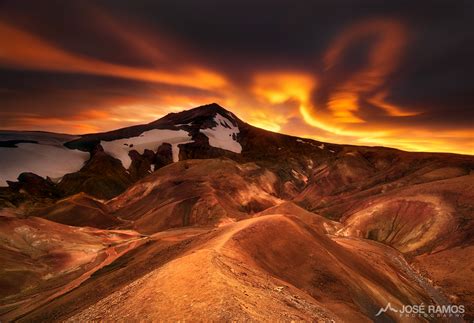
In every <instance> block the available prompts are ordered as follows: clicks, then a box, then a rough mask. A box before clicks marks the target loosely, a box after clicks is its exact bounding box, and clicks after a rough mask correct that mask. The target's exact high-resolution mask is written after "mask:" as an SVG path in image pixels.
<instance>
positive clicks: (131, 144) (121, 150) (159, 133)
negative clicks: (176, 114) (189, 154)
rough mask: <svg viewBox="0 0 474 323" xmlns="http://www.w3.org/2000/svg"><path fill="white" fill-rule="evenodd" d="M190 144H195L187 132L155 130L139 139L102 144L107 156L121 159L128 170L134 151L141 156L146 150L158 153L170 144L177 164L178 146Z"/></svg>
mask: <svg viewBox="0 0 474 323" xmlns="http://www.w3.org/2000/svg"><path fill="white" fill-rule="evenodd" d="M190 142H193V140H191V136H190V135H189V133H188V132H187V131H185V130H170V129H153V130H148V131H145V132H142V133H141V134H140V135H139V136H137V137H130V138H123V139H117V140H112V141H104V140H102V141H101V142H100V144H101V145H102V147H103V148H104V151H105V152H106V153H107V154H109V155H111V156H112V157H115V158H117V159H119V160H120V161H121V162H122V165H123V167H125V168H126V169H128V168H129V167H130V165H131V163H132V160H131V158H130V156H129V155H128V153H129V152H130V151H132V150H136V151H137V152H139V153H140V154H143V153H144V152H145V149H149V150H152V151H154V152H156V150H157V149H158V147H159V146H160V145H161V144H163V143H168V144H171V147H172V152H173V162H177V161H179V147H178V145H179V144H186V143H190Z"/></svg>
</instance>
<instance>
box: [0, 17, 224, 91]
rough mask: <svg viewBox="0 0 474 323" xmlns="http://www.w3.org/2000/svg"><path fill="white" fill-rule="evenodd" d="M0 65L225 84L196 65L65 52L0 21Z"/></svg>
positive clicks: (204, 84) (211, 85)
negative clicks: (137, 62) (122, 61)
mask: <svg viewBox="0 0 474 323" xmlns="http://www.w3.org/2000/svg"><path fill="white" fill-rule="evenodd" d="M0 42H1V43H3V44H6V45H5V46H3V47H2V49H1V50H0V65H3V66H6V67H15V68H21V69H33V70H35V69H37V70H48V71H58V72H73V73H85V74H94V75H104V76H113V77H120V78H128V79H134V80H140V81H147V82H157V83H166V84H171V85H181V86H192V87H196V88H201V89H213V88H219V87H223V86H225V85H226V80H225V78H224V77H223V76H222V75H219V74H218V73H216V72H213V71H210V70H208V69H205V68H203V67H198V66H183V68H182V71H180V72H176V71H173V72H167V71H160V70H154V69H145V68H137V67H129V66H123V65H117V64H112V63H108V62H103V61H100V60H97V59H94V58H89V57H84V56H80V55H77V54H74V53H69V52H67V51H65V50H62V49H61V48H58V47H56V46H54V45H53V44H50V43H48V42H47V41H45V40H42V39H40V38H38V37H36V36H34V35H32V34H30V33H28V32H25V31H22V30H19V29H17V28H15V27H13V26H10V25H9V24H6V23H4V22H1V21H0Z"/></svg>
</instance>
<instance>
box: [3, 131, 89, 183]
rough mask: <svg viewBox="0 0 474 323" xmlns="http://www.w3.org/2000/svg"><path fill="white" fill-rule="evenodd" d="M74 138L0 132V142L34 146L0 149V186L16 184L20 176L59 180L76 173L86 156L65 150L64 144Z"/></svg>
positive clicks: (32, 133) (78, 152)
mask: <svg viewBox="0 0 474 323" xmlns="http://www.w3.org/2000/svg"><path fill="white" fill-rule="evenodd" d="M75 138H77V137H75V136H69V135H62V134H53V133H35V132H24V133H20V132H0V141H6V140H31V141H36V142H37V143H17V144H16V147H0V156H1V158H0V186H6V185H7V180H8V181H16V180H17V178H18V175H20V174H21V173H23V172H31V173H35V174H36V175H39V176H41V177H45V178H46V177H50V178H51V179H53V180H56V181H58V180H60V179H61V178H62V177H63V176H64V175H66V174H69V173H74V172H77V171H78V170H80V169H81V168H82V166H83V165H84V163H85V162H86V161H87V160H88V159H89V153H88V152H84V151H80V150H76V149H74V150H73V149H68V148H67V147H65V146H64V143H65V142H68V141H70V140H73V139H75Z"/></svg>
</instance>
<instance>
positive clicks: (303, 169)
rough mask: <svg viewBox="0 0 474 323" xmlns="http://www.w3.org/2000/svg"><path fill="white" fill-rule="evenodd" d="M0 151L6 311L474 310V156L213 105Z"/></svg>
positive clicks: (257, 316) (394, 316)
mask: <svg viewBox="0 0 474 323" xmlns="http://www.w3.org/2000/svg"><path fill="white" fill-rule="evenodd" d="M0 153H1V155H2V158H1V159H0V175H1V177H0V180H1V181H0V185H3V186H4V187H1V188H0V207H1V208H2V210H1V211H0V212H1V213H0V234H1V237H0V239H2V241H3V243H2V247H1V248H0V249H1V250H0V259H2V263H3V264H5V265H4V266H3V267H2V269H1V271H0V287H1V289H2V291H3V292H2V295H0V318H1V320H2V321H10V320H19V321H44V320H45V321H56V320H57V321H63V320H71V321H90V320H129V319H130V320H195V319H199V320H271V321H273V320H279V321H280V320H284V321H291V320H334V321H337V322H338V321H349V322H352V321H360V322H366V321H369V320H373V321H381V322H382V321H383V322H391V321H404V320H406V318H403V317H400V315H399V314H398V313H396V312H391V311H388V312H386V313H383V314H381V315H379V316H376V314H377V313H378V311H379V309H380V308H381V307H385V306H386V304H387V303H390V304H391V305H392V306H393V307H394V308H401V306H402V305H403V304H421V303H424V304H436V305H447V304H458V305H464V306H465V307H466V314H465V316H464V318H463V319H465V320H472V319H474V306H473V304H474V294H473V291H474V285H473V281H474V264H473V262H472V261H469V259H473V257H474V239H473V237H474V224H473V223H474V222H473V217H474V172H473V170H474V157H473V156H465V155H455V154H440V153H410V152H405V151H400V150H396V149H390V148H384V147H359V146H352V145H335V144H329V143H323V142H319V141H314V140H310V139H303V138H297V137H292V136H287V135H283V134H278V133H272V132H268V131H265V130H262V129H258V128H255V127H253V126H251V125H249V124H246V123H245V122H243V121H241V120H240V119H238V118H237V117H236V116H235V115H234V114H233V113H231V112H229V111H227V110H225V109H223V108H222V107H220V106H218V105H216V104H211V105H206V106H202V107H198V108H195V109H192V110H188V111H183V112H180V113H173V114H169V115H167V116H165V117H163V118H162V119H159V120H157V121H154V122H152V123H149V124H146V125H138V126H133V127H128V128H123V129H118V130H115V131H111V132H106V133H98V134H87V135H83V136H75V137H74V136H69V135H59V134H51V133H36V132H26V133H24V132H6V131H2V132H0ZM3 156H6V157H5V158H3ZM56 156H59V157H57V158H56ZM17 281H22V282H23V283H22V284H18V283H17ZM416 319H418V318H416ZM419 319H420V320H421V318H419ZM453 319H455V318H453Z"/></svg>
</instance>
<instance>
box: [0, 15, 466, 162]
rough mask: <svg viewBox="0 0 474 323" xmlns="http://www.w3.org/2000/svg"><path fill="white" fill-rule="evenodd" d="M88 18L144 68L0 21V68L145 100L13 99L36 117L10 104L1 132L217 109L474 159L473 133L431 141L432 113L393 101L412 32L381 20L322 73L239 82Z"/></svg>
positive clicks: (287, 128) (140, 35)
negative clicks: (361, 51)
mask: <svg viewBox="0 0 474 323" xmlns="http://www.w3.org/2000/svg"><path fill="white" fill-rule="evenodd" d="M86 7H87V6H86ZM87 8H88V11H87V12H88V14H89V15H90V19H91V21H93V22H94V24H96V25H98V26H99V28H100V30H101V31H102V32H105V33H108V34H110V37H113V38H114V39H117V40H118V41H119V42H121V43H122V44H123V46H124V47H125V48H126V49H127V51H128V52H130V53H133V55H135V56H136V57H137V58H140V62H141V63H143V62H146V64H136V65H133V66H131V65H126V64H123V63H121V64H119V63H116V62H113V61H112V60H105V59H103V58H102V59H98V58H96V57H94V56H86V55H84V54H79V53H77V52H74V51H72V50H71V49H66V48H65V47H62V46H61V44H60V42H59V43H58V42H54V41H53V40H51V39H48V38H45V37H43V36H40V35H39V34H35V32H34V31H32V30H27V29H24V28H20V27H18V26H16V25H14V24H12V23H11V22H9V23H7V22H5V21H2V20H0V41H1V42H2V43H3V44H5V46H3V47H2V48H1V49H0V67H3V68H5V69H13V70H26V71H29V70H31V71H43V72H48V73H51V72H52V73H62V74H70V75H88V76H91V77H103V78H110V79H123V80H131V81H135V82H137V83H138V84H135V85H134V86H136V87H137V88H140V87H142V88H143V92H144V93H136V94H135V93H133V91H132V90H131V91H127V93H125V92H121V91H120V89H122V88H119V89H118V90H116V89H114V90H113V91H110V92H108V91H107V84H106V83H107V82H105V81H104V83H105V85H103V87H104V88H103V90H104V91H103V92H100V91H99V92H100V93H95V92H94V93H92V92H91V91H90V90H84V91H81V90H74V91H63V92H61V91H60V90H57V91H52V92H54V93H51V94H50V97H49V98H48V97H47V95H46V94H45V95H43V96H40V97H31V98H28V97H25V98H21V97H18V105H19V106H20V105H22V104H23V105H25V104H26V105H31V106H32V107H34V109H33V108H32V109H31V110H36V111H37V112H36V111H35V112H34V113H22V112H21V111H15V109H14V108H12V107H14V105H15V103H14V101H12V100H11V99H10V100H9V101H8V105H9V111H4V112H2V111H0V118H1V119H3V120H0V127H1V128H4V129H23V130H24V129H34V130H47V131H56V132H67V133H74V134H84V133H90V132H97V131H107V130H112V129H116V128H120V127H126V126H129V125H133V124H142V123H148V122H150V121H152V120H155V119H158V118H160V117H162V116H164V115H166V114H167V113H170V112H178V111H181V110H184V109H189V108H193V107H196V106H199V105H202V104H206V103H210V102H217V103H219V104H221V105H223V106H225V107H227V108H229V109H230V110H232V111H233V112H234V113H235V114H236V115H237V116H238V117H240V118H242V119H243V120H244V121H246V122H248V123H249V124H251V125H254V126H257V127H260V128H263V129H266V130H270V131H274V132H282V133H288V134H292V135H298V136H303V137H308V138H313V139H316V140H321V141H329V142H333V143H341V144H358V145H383V146H390V147H395V148H401V149H406V150H413V151H428V150H429V151H443V152H460V153H469V154H472V153H474V148H473V144H472V138H473V136H474V132H473V131H472V129H460V130H458V131H451V130H450V129H443V130H442V131H436V130H434V129H432V128H430V127H429V126H426V127H423V124H421V126H420V123H418V122H417V121H416V120H417V119H416V118H417V117H419V116H420V115H423V113H426V111H429V108H430V107H429V106H427V107H423V105H417V107H416V108H414V107H411V106H404V105H400V104H397V103H395V102H392V101H391V94H392V93H393V89H392V88H391V87H390V85H389V80H390V79H391V77H392V74H393V73H395V72H396V71H397V69H399V68H400V65H401V64H402V61H403V56H404V55H405V53H406V48H407V47H408V46H409V39H410V31H409V29H408V27H407V26H406V25H405V24H403V23H402V22H400V21H397V20H394V19H388V18H385V17H383V18H376V19H373V18H372V19H368V20H364V21H359V22H355V23H351V24H348V25H347V26H346V28H344V29H342V30H341V31H339V32H338V33H337V34H335V35H334V37H333V38H332V40H331V41H329V42H328V44H327V45H326V48H323V49H322V52H321V53H319V54H316V53H315V57H314V59H315V60H316V61H318V62H319V64H317V65H318V66H319V67H318V68H314V67H311V68H310V67H307V68H304V67H303V68H302V67H301V66H299V67H298V68H296V67H295V68H294V69H292V68H288V67H285V68H279V66H278V65H275V66H272V67H270V68H269V67H265V68H260V67H259V66H255V67H253V68H250V69H248V70H242V71H239V72H241V74H242V75H243V76H244V77H243V78H242V79H244V81H242V80H237V79H236V78H235V77H234V75H232V69H230V70H226V69H219V66H218V65H212V64H211V65H210V64H209V60H208V59H203V57H202V55H198V54H195V53H194V52H193V51H192V50H191V49H190V48H187V47H186V46H185V45H183V44H182V43H180V42H179V41H177V40H176V41H175V40H172V39H171V38H168V37H167V36H166V35H163V34H160V33H159V32H157V31H150V30H148V29H147V28H146V25H139V24H131V23H130V21H128V23H127V24H124V23H123V22H122V21H121V20H119V19H118V18H117V17H114V16H113V15H112V14H111V13H109V12H106V11H104V10H102V9H100V8H98V7H92V6H89V7H87ZM364 41H365V42H364ZM359 44H364V45H365V46H366V47H367V48H366V52H365V57H363V58H364V59H363V60H361V63H360V64H358V65H357V66H353V65H351V66H350V68H348V67H347V66H346V65H347V64H346V63H347V62H346V61H347V60H348V55H349V54H350V49H351V48H352V47H353V46H357V45H359ZM104 46H105V45H104ZM349 65H350V64H349ZM210 66H212V67H210ZM158 85H159V86H165V87H166V88H158ZM1 90H2V89H0V93H3V92H1ZM8 91H9V90H8V89H6V90H5V91H4V92H5V93H6V92H8ZM130 92H132V93H130ZM58 93H59V94H58ZM57 96H59V97H60V100H59V101H58V103H55V99H56V97H57ZM68 98H71V100H70V102H69V101H68ZM34 101H38V102H34ZM12 102H13V103H12ZM0 104H1V102H0ZM51 104H61V105H64V106H65V108H64V109H66V110H67V113H66V112H64V111H63V112H62V113H63V114H65V115H67V117H64V116H63V115H61V114H58V113H56V112H53V109H51V108H50V107H51ZM55 108H56V107H55ZM54 110H55V111H56V110H58V109H54ZM408 121H411V122H408Z"/></svg>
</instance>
